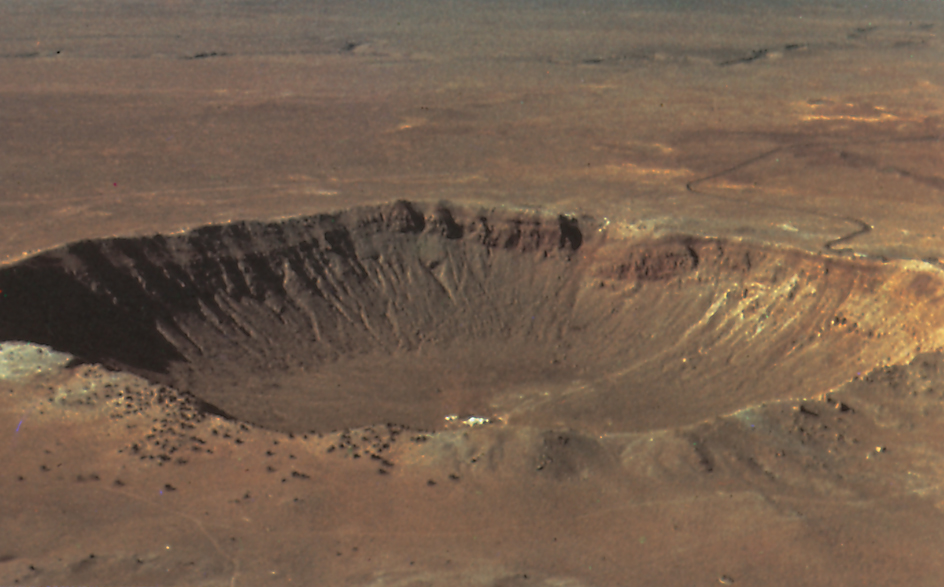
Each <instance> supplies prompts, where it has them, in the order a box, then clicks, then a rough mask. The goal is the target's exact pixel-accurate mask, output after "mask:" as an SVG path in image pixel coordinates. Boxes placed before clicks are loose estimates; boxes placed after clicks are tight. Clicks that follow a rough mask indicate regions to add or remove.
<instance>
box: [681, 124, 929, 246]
mask: <svg viewBox="0 0 944 587" xmlns="http://www.w3.org/2000/svg"><path fill="white" fill-rule="evenodd" d="M911 140H913V139H911ZM811 146H824V145H823V144H822V143H796V144H792V145H782V146H780V147H777V148H775V149H771V150H769V151H765V152H763V153H761V154H760V155H755V156H754V157H751V158H749V159H745V160H744V161H741V162H739V163H737V164H735V165H732V166H731V167H727V168H725V169H722V170H721V171H718V172H716V173H712V174H711V175H706V176H704V177H700V178H698V179H694V180H692V181H690V182H688V183H686V184H685V189H687V190H688V191H690V192H692V193H694V194H698V195H702V196H708V197H711V198H718V199H722V200H728V201H732V202H742V200H740V199H739V198H732V197H727V196H721V195H718V194H712V193H708V192H703V191H699V190H698V189H697V188H696V186H697V185H698V184H701V183H704V182H706V181H711V180H713V179H717V178H719V177H723V176H725V175H727V174H729V173H734V172H735V171H740V170H741V169H744V168H747V167H750V166H751V165H754V164H756V163H759V162H761V161H764V160H766V159H769V158H770V157H772V156H773V155H776V154H778V153H782V152H785V151H791V150H793V149H796V148H799V147H811ZM764 207H766V208H775V209H780V210H785V211H788V212H801V213H804V214H810V215H812V216H819V217H821V218H831V219H834V220H841V221H843V222H849V223H852V224H854V225H856V227H857V228H856V229H855V230H853V231H852V232H849V233H847V234H844V235H842V236H840V237H838V238H834V239H831V240H828V241H826V242H825V243H823V249H825V250H826V251H828V252H830V253H833V254H838V255H850V256H855V255H858V253H856V252H855V250H854V249H852V248H849V247H844V248H836V247H837V245H840V244H847V243H849V242H850V241H852V240H853V239H855V238H858V237H860V236H862V235H865V234H868V233H869V232H872V230H873V229H874V227H873V226H872V225H871V224H869V223H868V222H866V221H864V220H862V219H861V218H857V217H854V216H842V215H838V214H824V213H822V212H819V211H814V210H809V209H805V208H797V207H790V206H781V205H778V204H764Z"/></svg>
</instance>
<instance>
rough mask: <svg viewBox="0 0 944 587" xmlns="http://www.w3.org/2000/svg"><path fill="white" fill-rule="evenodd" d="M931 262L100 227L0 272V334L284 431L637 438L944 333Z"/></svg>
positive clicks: (901, 352) (397, 218)
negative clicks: (113, 233) (520, 429)
mask: <svg viewBox="0 0 944 587" xmlns="http://www.w3.org/2000/svg"><path fill="white" fill-rule="evenodd" d="M941 285H942V280H941V279H940V277H939V276H938V274H937V273H936V272H934V271H932V270H918V269H914V268H909V267H908V266H906V265H891V264H882V263H879V262H876V261H865V260H852V259H843V258H835V257H822V256H815V255H810V254H806V253H801V252H797V251H789V250H782V249H777V248H765V247H761V246H757V245H750V244H746V243H742V242H725V241H723V240H719V239H710V238H695V237H686V236H675V237H662V238H658V239H654V238H647V239H642V240H640V239H639V238H630V237H625V236H620V235H619V234H618V233H617V232H616V231H615V230H613V229H607V228H606V227H604V226H602V225H599V224H596V223H594V221H593V220H592V219H586V218H580V219H578V218H572V217H564V216H548V215H541V214H528V213H520V212H496V211H491V212H476V211H472V210H465V209H457V208H448V207H446V206H441V205H440V206H428V207H422V206H419V205H414V204H409V203H405V202H398V203H395V204H392V205H387V206H382V207H374V208H359V209H353V210H350V211H346V212H342V213H339V214H333V215H323V216H316V217H305V218H297V219H292V220H286V221H283V222H277V223H259V222H243V223H234V224H227V225H223V226H209V227H205V228H201V229H198V230H194V231H192V232H189V233H186V234H180V235H172V236H154V237H150V238H112V239H106V240H100V241H86V242H80V243H76V244H72V245H69V246H66V247H63V248H60V249H57V250H53V251H49V252H47V253H44V254H42V255H39V256H37V257H33V258H31V259H28V260H26V261H24V262H21V263H19V264H17V265H14V266H11V267H9V268H6V269H4V270H2V271H0V289H2V291H3V294H4V295H5V297H3V298H2V300H0V339H2V340H26V341H31V342H38V343H44V344H49V345H51V346H53V347H54V348H56V349H58V350H63V351H68V352H71V353H73V354H75V355H77V356H80V357H82V358H85V359H88V360H94V361H99V362H103V363H105V364H106V365H109V366H112V367H117V368H123V369H127V370H131V371H133V372H136V373H139V374H142V375H144V376H146V377H148V378H150V379H152V380H155V381H159V382H162V383H166V384H171V385H174V386H176V387H178V388H181V389H183V390H186V391H189V392H191V393H193V394H194V395H196V396H198V397H199V398H200V399H202V400H204V401H206V402H208V403H209V404H212V405H213V406H216V407H218V408H219V409H220V410H222V411H223V412H225V413H227V414H231V415H233V416H235V417H237V418H240V419H242V420H245V421H249V422H253V423H256V424H259V425H262V426H266V427H271V428H275V429H280V430H285V431H296V432H297V431H307V430H312V429H315V430H328V429H339V428H345V427H355V426H360V425H367V424H372V423H378V422H397V423H400V424H407V425H411V426H417V427H425V428H436V427H438V426H441V425H442V423H443V418H444V417H445V416H446V415H449V414H457V415H460V416H466V415H478V416H489V417H503V418H506V419H508V420H511V421H518V422H525V423H529V424H533V425H539V426H553V427H560V426H568V427H579V428H582V429H585V430H594V431H599V432H604V431H628V430H644V429H652V428H662V427H668V426H678V425H682V424H687V423H692V422H696V421H699V420H702V419H705V418H708V417H711V416H712V415H716V414H719V413H726V412H731V411H735V410H737V409H739V408H741V407H744V406H747V405H751V404H757V403H760V402H762V401H765V400H769V399H775V398H783V397H790V396H795V397H796V396H798V397H803V396H810V395H813V394H816V393H820V392H823V391H825V390H827V389H830V388H833V387H835V386H837V385H839V384H840V383H841V382H843V381H846V380H848V379H849V378H851V377H853V376H855V375H856V374H857V373H859V372H864V371H867V370H869V369H871V368H873V367H874V366H876V365H879V364H887V363H894V362H903V361H906V360H907V359H909V358H910V357H911V356H913V355H914V354H915V353H916V352H918V351H919V350H931V349H935V348H940V346H941V345H940V336H939V334H938V332H939V331H940V326H941V324H942V315H941V311H940V310H939V308H941V307H942V304H941V303H940V302H941V297H942V287H941Z"/></svg>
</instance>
